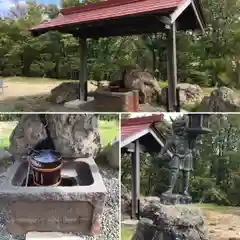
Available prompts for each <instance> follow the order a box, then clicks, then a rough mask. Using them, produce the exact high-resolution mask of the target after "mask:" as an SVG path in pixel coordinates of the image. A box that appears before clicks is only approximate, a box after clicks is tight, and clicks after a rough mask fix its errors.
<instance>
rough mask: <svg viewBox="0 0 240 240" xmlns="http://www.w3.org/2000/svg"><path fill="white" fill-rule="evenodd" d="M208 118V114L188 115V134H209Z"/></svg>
mask: <svg viewBox="0 0 240 240" xmlns="http://www.w3.org/2000/svg"><path fill="white" fill-rule="evenodd" d="M209 117H210V114H193V113H191V114H188V119H189V121H188V132H189V133H190V134H191V133H192V134H205V133H210V132H211V129H210V128H209Z"/></svg>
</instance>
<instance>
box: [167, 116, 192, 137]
mask: <svg viewBox="0 0 240 240" xmlns="http://www.w3.org/2000/svg"><path fill="white" fill-rule="evenodd" d="M171 120H172V119H171ZM187 128H188V118H187V117H186V116H185V115H183V117H180V118H177V119H175V120H172V129H173V132H174V133H175V134H177V135H183V134H185V133H186V130H187Z"/></svg>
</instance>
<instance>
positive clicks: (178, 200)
mask: <svg viewBox="0 0 240 240" xmlns="http://www.w3.org/2000/svg"><path fill="white" fill-rule="evenodd" d="M160 199H161V203H162V204H165V205H175V204H189V203H191V202H192V197H191V196H185V195H181V194H166V193H163V194H162V195H161V197H160Z"/></svg>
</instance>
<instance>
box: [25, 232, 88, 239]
mask: <svg viewBox="0 0 240 240" xmlns="http://www.w3.org/2000/svg"><path fill="white" fill-rule="evenodd" d="M25 240H84V238H82V237H79V236H69V235H67V234H64V233H60V232H30V233H27V234H26V237H25Z"/></svg>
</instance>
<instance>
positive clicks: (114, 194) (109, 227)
mask: <svg viewBox="0 0 240 240" xmlns="http://www.w3.org/2000/svg"><path fill="white" fill-rule="evenodd" d="M99 170H100V173H101V175H102V178H103V181H104V184H105V186H106V188H107V201H106V205H105V209H104V212H103V219H102V230H101V235H100V236H99V237H87V236H83V235H80V234H74V235H78V236H81V237H82V239H83V240H119V217H120V211H119V180H118V179H119V176H118V171H116V170H113V169H108V168H106V167H99ZM4 177H5V176H4V175H2V176H0V187H1V182H2V180H3V179H4ZM1 207H2V206H1V203H0V240H24V237H13V236H12V235H10V234H9V233H8V232H7V231H6V229H5V221H4V216H3V211H2V208H1ZM69 235H73V234H69Z"/></svg>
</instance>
